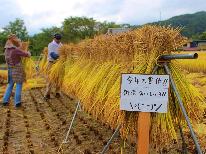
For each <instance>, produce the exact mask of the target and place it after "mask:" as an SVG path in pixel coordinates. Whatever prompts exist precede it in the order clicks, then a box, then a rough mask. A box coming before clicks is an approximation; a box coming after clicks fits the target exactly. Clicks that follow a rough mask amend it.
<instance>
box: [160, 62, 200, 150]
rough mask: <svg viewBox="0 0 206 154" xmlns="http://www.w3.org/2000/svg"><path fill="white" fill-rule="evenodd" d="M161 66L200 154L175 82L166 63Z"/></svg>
mask: <svg viewBox="0 0 206 154" xmlns="http://www.w3.org/2000/svg"><path fill="white" fill-rule="evenodd" d="M163 66H164V68H165V72H166V73H167V74H168V75H170V84H171V87H172V89H173V90H174V92H175V94H176V96H177V99H178V103H179V105H180V108H181V110H182V113H183V115H184V117H185V120H186V122H187V125H188V127H189V129H190V133H191V136H192V139H193V141H194V143H195V146H196V149H197V152H198V154H202V151H201V148H200V145H199V143H198V140H197V138H196V136H195V133H194V130H193V128H192V125H191V123H190V119H189V117H188V116H187V112H186V110H185V107H184V105H183V102H182V100H181V96H180V94H179V93H178V90H177V87H176V85H175V82H174V81H173V78H172V76H171V72H170V70H169V67H168V65H167V63H164V64H163Z"/></svg>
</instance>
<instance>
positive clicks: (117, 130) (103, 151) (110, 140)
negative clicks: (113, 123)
mask: <svg viewBox="0 0 206 154" xmlns="http://www.w3.org/2000/svg"><path fill="white" fill-rule="evenodd" d="M120 128H121V125H118V126H117V128H116V130H115V132H114V134H113V135H112V137H111V138H110V139H109V141H108V142H107V145H106V146H105V147H104V149H103V150H102V152H101V154H104V153H105V152H106V151H107V149H108V147H109V145H110V144H111V142H112V141H113V139H114V138H115V137H116V135H117V134H118V132H119V130H120Z"/></svg>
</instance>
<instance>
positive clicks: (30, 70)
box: [21, 42, 35, 79]
mask: <svg viewBox="0 0 206 154" xmlns="http://www.w3.org/2000/svg"><path fill="white" fill-rule="evenodd" d="M28 46H29V42H22V46H21V49H22V50H23V51H25V52H27V51H28ZM21 61H22V64H23V67H24V71H25V73H26V79H30V78H32V77H33V75H34V72H35V63H34V61H33V60H32V59H31V57H29V58H22V59H21Z"/></svg>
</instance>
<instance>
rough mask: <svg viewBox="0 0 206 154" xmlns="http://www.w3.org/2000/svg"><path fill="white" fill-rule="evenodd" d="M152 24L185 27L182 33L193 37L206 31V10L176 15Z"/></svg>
mask: <svg viewBox="0 0 206 154" xmlns="http://www.w3.org/2000/svg"><path fill="white" fill-rule="evenodd" d="M150 24H158V25H171V26H173V27H184V29H183V31H182V34H183V35H184V36H187V37H192V36H194V35H199V34H201V33H202V32H204V31H206V11H201V12H197V13H194V14H184V15H180V16H174V17H172V18H170V19H168V20H164V21H159V22H154V23H150Z"/></svg>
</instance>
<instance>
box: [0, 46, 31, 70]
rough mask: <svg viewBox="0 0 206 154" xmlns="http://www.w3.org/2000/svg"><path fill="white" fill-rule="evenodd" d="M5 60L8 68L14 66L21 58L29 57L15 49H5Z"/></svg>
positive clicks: (27, 54)
mask: <svg viewBox="0 0 206 154" xmlns="http://www.w3.org/2000/svg"><path fill="white" fill-rule="evenodd" d="M4 54H5V60H6V63H7V64H8V65H9V66H15V65H16V64H19V63H20V61H21V57H29V53H27V52H24V51H22V50H20V49H17V48H14V47H12V48H6V49H5V53H4Z"/></svg>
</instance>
